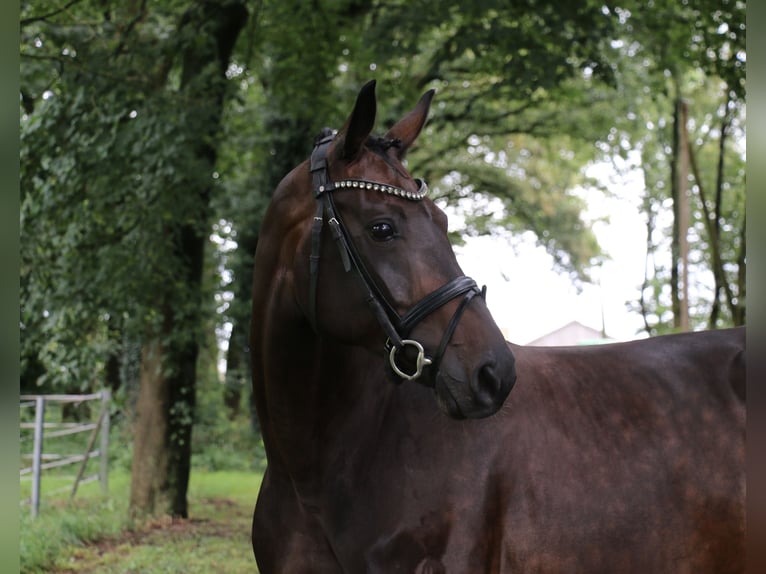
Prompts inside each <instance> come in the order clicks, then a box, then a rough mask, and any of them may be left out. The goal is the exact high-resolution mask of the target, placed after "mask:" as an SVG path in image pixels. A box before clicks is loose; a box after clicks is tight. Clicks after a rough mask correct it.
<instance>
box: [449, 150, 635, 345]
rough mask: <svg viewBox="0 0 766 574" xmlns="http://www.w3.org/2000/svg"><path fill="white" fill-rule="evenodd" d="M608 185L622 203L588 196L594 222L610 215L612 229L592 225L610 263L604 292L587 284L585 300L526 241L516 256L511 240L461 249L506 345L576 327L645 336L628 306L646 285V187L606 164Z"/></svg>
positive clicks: (483, 240)
mask: <svg viewBox="0 0 766 574" xmlns="http://www.w3.org/2000/svg"><path fill="white" fill-rule="evenodd" d="M593 169H594V170H596V171H598V173H599V176H600V177H603V178H607V179H605V180H604V181H608V182H609V186H610V190H611V191H612V193H614V194H615V197H610V198H604V196H603V194H602V193H601V192H598V191H584V192H583V193H585V195H586V198H587V200H588V211H587V213H586V214H585V215H586V218H588V219H596V218H598V217H599V216H603V215H608V216H609V222H608V223H603V222H597V223H595V224H593V230H594V232H595V234H596V236H597V237H598V240H599V243H600V244H601V246H602V248H603V249H604V250H605V251H606V252H607V253H608V254H609V256H610V257H611V259H610V260H609V261H607V262H606V263H605V264H604V265H603V267H602V268H601V269H600V270H594V271H593V276H594V278H598V277H600V286H599V285H590V284H587V285H585V286H584V288H583V290H582V292H581V293H579V294H578V293H577V290H576V289H575V288H574V286H573V285H572V283H571V281H570V280H569V279H568V278H567V277H566V276H565V275H561V274H558V273H556V272H555V271H553V265H552V259H551V257H550V256H549V255H548V254H547V253H546V252H545V250H544V249H542V248H541V247H536V246H534V244H533V243H531V242H525V243H523V244H522V246H521V247H519V248H518V249H515V250H514V249H513V248H512V247H511V246H510V245H509V244H508V242H507V240H505V239H500V238H492V237H480V238H471V239H469V240H468V241H467V243H466V245H464V246H460V247H456V248H455V252H456V253H457V257H458V261H459V262H460V265H461V267H462V268H463V271H464V272H465V274H466V275H469V276H471V277H473V278H474V279H476V281H477V283H479V285H483V284H486V285H487V289H488V292H487V305H488V306H489V308H490V311H491V312H492V315H493V317H494V318H495V321H496V322H497V324H498V325H499V326H500V328H501V329H502V330H503V332H504V333H505V335H506V338H507V339H508V340H510V341H511V342H513V343H518V344H526V343H529V342H530V341H532V340H534V339H536V338H538V337H540V336H542V335H545V334H547V333H549V332H551V331H554V330H556V329H558V328H559V327H562V326H564V325H566V324H567V323H569V322H571V321H579V322H580V323H582V324H584V325H587V326H588V327H592V328H594V329H597V330H601V327H602V309H603V324H604V326H605V328H606V334H607V336H609V337H611V338H614V339H617V340H630V339H635V338H639V337H643V336H645V335H643V334H638V335H637V334H636V333H637V332H638V331H639V330H640V329H641V328H642V326H643V321H642V319H641V316H640V315H639V314H638V313H635V312H629V311H628V310H627V307H626V301H636V300H637V299H638V296H639V293H640V291H639V288H640V285H641V282H642V281H643V278H644V264H645V259H646V224H645V218H644V216H643V214H642V213H641V211H640V202H641V197H642V195H643V181H642V178H641V174H640V172H638V171H637V170H636V171H633V172H631V173H630V174H628V175H627V176H618V175H616V174H615V173H614V172H613V171H612V170H611V169H610V168H609V166H607V165H601V166H598V167H595V168H593Z"/></svg>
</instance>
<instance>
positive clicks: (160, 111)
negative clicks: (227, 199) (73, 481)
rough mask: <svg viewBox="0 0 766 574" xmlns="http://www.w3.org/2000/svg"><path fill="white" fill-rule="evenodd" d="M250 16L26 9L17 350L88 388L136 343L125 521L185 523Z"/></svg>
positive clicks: (209, 7)
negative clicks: (221, 140)
mask: <svg viewBox="0 0 766 574" xmlns="http://www.w3.org/2000/svg"><path fill="white" fill-rule="evenodd" d="M246 17H247V12H246V10H245V8H244V6H243V4H242V3H239V2H228V3H223V4H222V3H218V2H207V1H204V0H200V1H197V2H188V3H180V2H178V3H167V4H164V5H163V6H155V5H151V6H150V5H149V4H148V3H147V2H134V3H129V4H128V5H126V6H125V7H124V8H113V9H109V8H105V7H103V6H102V5H101V4H100V3H90V2H81V3H69V4H67V5H63V4H58V3H50V4H45V5H40V4H34V5H33V4H25V5H24V6H22V23H21V24H22V63H23V64H25V65H23V67H22V105H23V112H24V113H23V115H22V122H21V124H22V213H21V217H22V245H25V247H24V248H23V249H22V284H23V287H22V300H23V301H24V311H23V316H22V343H23V345H24V346H25V348H27V349H31V351H30V352H29V353H28V354H29V356H30V357H32V358H36V360H37V362H38V363H40V364H41V365H42V370H44V372H45V374H44V375H43V376H44V377H47V378H48V379H49V380H51V381H52V382H55V383H58V384H65V383H70V382H75V383H76V384H80V385H89V384H91V383H92V382H93V380H92V375H91V374H90V373H92V372H93V371H94V366H98V365H101V369H103V366H104V364H105V362H107V359H108V357H109V356H110V353H114V352H115V348H116V347H117V346H118V344H119V342H120V340H122V338H123V337H125V336H127V337H129V338H131V339H133V340H138V341H140V345H141V348H142V351H141V368H140V390H139V395H138V401H137V404H136V419H135V426H134V428H135V439H134V440H135V445H134V468H133V485H132V492H131V509H132V512H133V513H134V514H136V515H140V514H143V513H156V512H160V513H162V512H167V513H170V514H173V515H179V516H185V515H186V514H187V506H186V486H187V483H188V478H189V463H190V435H191V428H192V415H193V408H194V383H195V379H196V373H195V369H196V362H197V355H198V341H199V339H200V334H199V329H200V325H201V323H202V321H201V313H202V309H203V305H202V286H201V278H202V266H203V254H204V245H205V243H206V239H207V235H208V230H209V222H210V216H211V214H210V196H211V194H212V192H213V190H214V188H215V181H214V177H213V167H214V165H215V160H216V147H217V143H218V139H217V136H218V130H219V125H220V114H221V108H222V105H223V101H224V98H225V97H226V93H227V82H226V80H225V75H224V74H225V71H226V70H227V68H228V62H229V58H230V55H231V52H232V50H233V47H234V42H235V40H236V38H237V36H238V33H239V31H240V29H241V27H242V25H243V24H244V23H245V22H246ZM101 369H97V370H96V371H97V372H98V370H101Z"/></svg>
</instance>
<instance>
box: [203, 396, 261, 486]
mask: <svg viewBox="0 0 766 574" xmlns="http://www.w3.org/2000/svg"><path fill="white" fill-rule="evenodd" d="M223 392H224V386H223V385H222V384H220V383H219V382H217V381H215V382H212V381H211V382H207V383H202V384H200V385H199V386H198V391H197V409H196V414H195V420H194V432H193V433H192V467H193V469H194V471H195V472H196V471H197V470H202V471H219V470H248V471H254V470H258V471H262V470H263V468H265V463H266V455H265V452H264V450H263V441H262V440H261V437H260V436H259V435H257V434H256V433H254V432H253V429H252V426H251V425H250V422H249V421H248V419H247V417H243V416H239V417H234V418H231V417H230V416H229V415H230V413H229V412H228V411H227V410H226V409H224V408H222V406H221V402H222V396H223Z"/></svg>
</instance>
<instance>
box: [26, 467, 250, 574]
mask: <svg viewBox="0 0 766 574" xmlns="http://www.w3.org/2000/svg"><path fill="white" fill-rule="evenodd" d="M260 479H261V475H260V474H259V473H256V472H254V471H215V472H209V471H201V470H194V471H192V476H191V482H190V485H189V492H188V498H189V513H190V517H189V519H188V520H171V519H169V518H168V519H165V520H158V521H155V522H149V523H146V524H142V525H140V526H132V525H131V524H130V523H129V521H128V513H127V507H128V494H129V490H130V477H129V474H128V473H127V472H125V471H121V472H120V471H118V472H114V473H112V474H111V475H110V479H109V496H108V497H104V496H102V495H101V494H100V486H99V485H98V483H91V484H87V485H83V486H82V487H81V490H79V491H78V494H77V498H76V499H75V501H73V502H72V503H69V502H68V501H67V497H68V494H62V495H60V496H61V498H56V499H46V497H45V484H44V485H43V494H42V500H43V503H44V504H43V505H42V506H41V509H40V515H39V516H38V518H37V519H35V520H31V519H30V518H29V516H28V513H27V512H22V520H21V529H20V539H21V540H20V558H21V573H22V574H27V573H29V574H33V573H38V572H53V573H57V574H70V573H79V574H86V573H93V574H95V573H98V574H102V573H103V574H134V573H135V574H138V573H141V574H159V573H181V572H183V573H190V574H195V573H199V574H202V573H205V574H208V573H211V572H226V573H227V574H238V573H240V572H242V573H244V572H248V573H252V572H255V571H256V569H255V561H254V559H253V555H252V550H251V547H250V522H251V518H252V509H253V505H254V503H255V497H256V494H257V492H258V487H259V484H260ZM24 510H26V508H25V509H24Z"/></svg>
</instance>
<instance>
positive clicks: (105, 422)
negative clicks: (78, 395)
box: [99, 389, 111, 496]
mask: <svg viewBox="0 0 766 574" xmlns="http://www.w3.org/2000/svg"><path fill="white" fill-rule="evenodd" d="M110 400H111V392H110V391H109V389H104V390H103V391H101V410H102V413H103V416H102V418H101V448H100V450H101V470H100V472H99V480H100V482H101V492H102V493H103V494H104V496H106V495H108V494H109V406H110V405H109V402H110Z"/></svg>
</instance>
